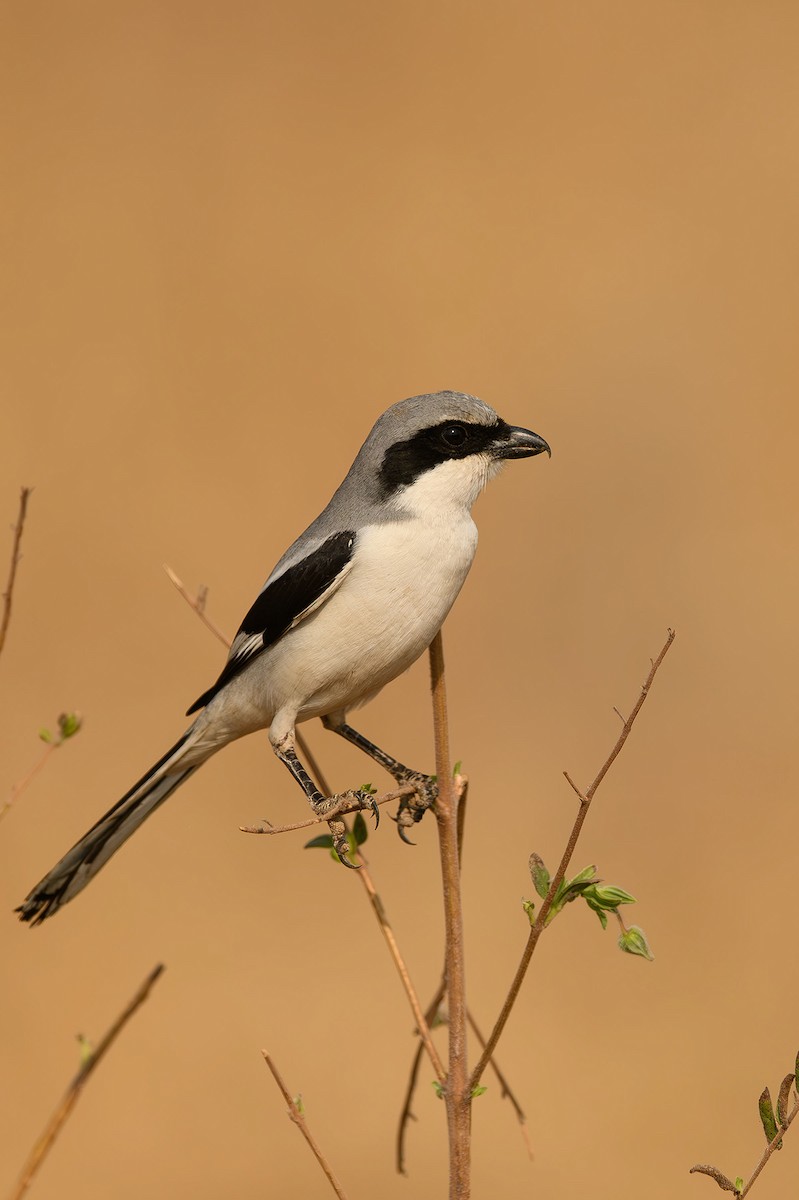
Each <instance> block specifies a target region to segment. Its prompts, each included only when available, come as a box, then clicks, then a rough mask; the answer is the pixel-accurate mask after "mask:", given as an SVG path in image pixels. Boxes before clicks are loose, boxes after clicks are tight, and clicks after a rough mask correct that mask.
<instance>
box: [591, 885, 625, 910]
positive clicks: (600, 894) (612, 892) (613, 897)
mask: <svg viewBox="0 0 799 1200" xmlns="http://www.w3.org/2000/svg"><path fill="white" fill-rule="evenodd" d="M592 895H593V897H594V899H595V900H596V901H597V902H598V903H599V904H600V905H601V906H602V908H618V906H619V905H620V904H635V896H631V895H630V893H629V892H625V891H624V889H623V888H620V887H613V886H612V885H611V884H609V883H597V884H595V885H594V887H593V889H592Z"/></svg>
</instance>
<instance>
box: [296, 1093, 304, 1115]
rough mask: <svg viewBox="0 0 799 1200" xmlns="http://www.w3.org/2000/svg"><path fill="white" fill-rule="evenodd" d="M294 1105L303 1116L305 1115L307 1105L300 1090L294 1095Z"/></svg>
mask: <svg viewBox="0 0 799 1200" xmlns="http://www.w3.org/2000/svg"><path fill="white" fill-rule="evenodd" d="M294 1107H295V1108H296V1110H297V1112H298V1113H299V1114H300V1116H301V1117H304V1116H305V1105H304V1104H303V1102H302V1092H298V1093H297V1095H296V1096H295V1097H294Z"/></svg>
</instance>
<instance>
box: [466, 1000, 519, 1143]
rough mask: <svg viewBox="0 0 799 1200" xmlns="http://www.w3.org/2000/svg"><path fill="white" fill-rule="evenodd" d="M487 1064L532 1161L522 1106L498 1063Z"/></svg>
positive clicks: (483, 1042) (476, 1033)
mask: <svg viewBox="0 0 799 1200" xmlns="http://www.w3.org/2000/svg"><path fill="white" fill-rule="evenodd" d="M466 1015H467V1017H468V1018H469V1024H470V1025H471V1027H472V1032H473V1033H474V1036H475V1037H476V1038H477V1040H478V1042H479V1043H480V1045H481V1046H482V1048H483V1049H484V1050H485V1048H486V1040H485V1038H484V1037H483V1035H482V1033H481V1032H480V1030H479V1028H478V1026H477V1022H476V1021H475V1019H474V1017H473V1016H472V1014H471V1013H470V1012H467V1014H466ZM489 1066H490V1067H491V1069H492V1071H493V1072H494V1074H495V1075H496V1077H497V1082H498V1083H499V1086H500V1089H501V1090H500V1096H501V1097H502V1099H503V1100H509V1101H510V1104H511V1107H512V1108H513V1111H514V1112H515V1113H516V1119H517V1121H518V1122H519V1125H520V1126H521V1133H522V1140H523V1142H524V1144H525V1147H526V1148H527V1154H528V1157H529V1159H530V1162H532V1161H533V1160H534V1158H535V1155H534V1154H533V1144H532V1142H531V1141H530V1130H529V1127H528V1125H527V1117H526V1116H525V1113H524V1109H523V1108H522V1106H521V1104H520V1103H519V1101H518V1100H517V1099H516V1096H515V1095H514V1093H513V1091H512V1090H511V1086H510V1084H509V1083H508V1081H507V1079H506V1078H505V1076H504V1074H503V1073H502V1071H501V1070H500V1068H499V1064H498V1063H497V1061H496V1059H495V1058H492V1059H491V1061H490V1062H489Z"/></svg>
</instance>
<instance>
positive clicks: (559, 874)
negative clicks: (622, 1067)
mask: <svg viewBox="0 0 799 1200" xmlns="http://www.w3.org/2000/svg"><path fill="white" fill-rule="evenodd" d="M673 641H674V630H673V629H670V630H669V632H668V636H667V637H666V641H665V643H664V645H663V649H662V650H661V651H660V654H659V655H658V656H657V658H656V659H655V660H654V661H653V663H652V668H651V670H650V672H649V674H648V675H647V677H646V679H645V681H644V683H643V686H642V687H641V694H640V696H639V697H638V700H637V701H636V704H635V707H634V708H633V710H632V712H631V713H630V715H629V717H628V718H627V720H626V721H625V722H624V726H623V728H622V731H621V733H620V734H619V736H618V738H617V739H616V742H615V744H614V746H613V749H612V750H611V752H610V754H609V755H608V756H607V758H606V759H605V761H604V763H603V764H602V766H601V767H600V769H599V772H598V774H597V776H596V778H595V779H594V782H593V783H592V784H591V786H590V787H589V789H588V791H587V792H585V793H584V794H583V792H581V791H580V789H579V788H578V787H577V784H576V783H575V782H574V780H573V779H572V778H571V776H570V775H569V774H568V772H566V771H564V772H563V774H564V776H565V777H566V780H567V781H568V783H569V784H570V785H571V787H572V788H573V789H574V791H575V792H576V793H577V795H578V797H579V799H580V807H579V809H578V811H577V816H576V818H575V821H574V825H573V826H572V831H571V833H570V834H569V840H568V842H567V843H566V849H565V850H564V852H563V857H562V858H561V860H560V865H559V866H558V869H557V871H556V872H555V874H554V875H553V877H552V880H551V882H550V885H549V891H548V892H547V894H546V898H545V899H544V901H543V903H542V905H541V907H540V909H539V910H538V914H537V916H536V919H535V921H534V922H533V925H532V927H531V929H530V933H529V935H528V938H527V944H526V946H525V948H524V952H523V954H522V958H521V962H520V963H519V966H518V968H517V970H516V974H515V976H514V979H513V983H512V984H511V986H510V990H509V991H508V994H507V996H506V998H505V1002H504V1003H503V1005H502V1010H501V1012H500V1014H499V1017H498V1018H497V1023H496V1025H495V1026H494V1028H493V1030H492V1031H491V1034H490V1036H489V1039H488V1042H487V1043H486V1047H485V1050H484V1051H483V1054H482V1057H481V1058H480V1061H479V1062H478V1064H477V1066H476V1067H475V1069H474V1072H473V1074H472V1078H471V1087H472V1088H475V1087H476V1086H477V1084H478V1083H479V1081H480V1078H481V1076H482V1074H483V1072H484V1071H485V1069H486V1065H487V1063H488V1060H489V1059H490V1058H491V1056H492V1055H493V1053H494V1050H495V1049H496V1045H497V1042H498V1041H499V1039H500V1037H501V1035H502V1031H503V1029H504V1028H505V1025H506V1023H507V1020H508V1017H509V1016H510V1014H511V1011H512V1009H513V1005H514V1004H515V1002H516V998H517V996H518V995H519V991H520V989H521V986H522V983H523V982H524V977H525V975H526V973H527V968H528V967H529V965H530V960H531V958H532V957H533V952H534V950H535V948H536V946H537V945H538V939H539V938H540V936H541V933H542V932H543V929H544V926H545V923H546V918H547V913H548V912H549V910H550V908H551V907H552V902H553V900H554V899H555V895H556V893H557V890H558V888H559V887H560V885H561V883H562V882H563V879H564V877H565V875H566V870H567V868H568V866H569V863H570V862H571V857H572V854H573V853H574V850H575V847H576V845H577V841H578V838H579V837H580V832H581V831H582V828H583V825H584V823H585V818H586V817H587V816H588V810H589V808H590V807H591V801H592V800H593V798H594V795H595V794H596V791H597V788H598V787H599V785H600V784H601V782H602V780H603V779H604V778H605V776H606V775H607V773H608V771H609V770H610V768H611V766H612V765H613V763H614V762H615V760H616V758H617V757H618V755H619V753H620V751H621V749H622V747H623V746H624V743H625V742H626V741H627V738H628V737H629V735H630V730H631V729H632V727H633V725H634V723H635V719H636V717H637V716H638V714H639V712H640V711H641V708H642V707H643V703H644V701H645V700H646V698H647V696H648V695H649V689H650V688H651V687H652V683H653V681H654V678H655V675H656V674H657V672H658V668H659V667H660V664H661V663H662V662H663V659H664V658H665V657H666V654H667V653H668V650H669V647H670V646H671V644H672V642H673Z"/></svg>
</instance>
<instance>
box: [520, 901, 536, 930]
mask: <svg viewBox="0 0 799 1200" xmlns="http://www.w3.org/2000/svg"><path fill="white" fill-rule="evenodd" d="M522 908H523V909H524V911H525V912H526V913H527V920H528V921H529V922H530V924H531V925H532V924H533V921H534V920H535V904H534V903H533V901H532V900H522Z"/></svg>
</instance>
